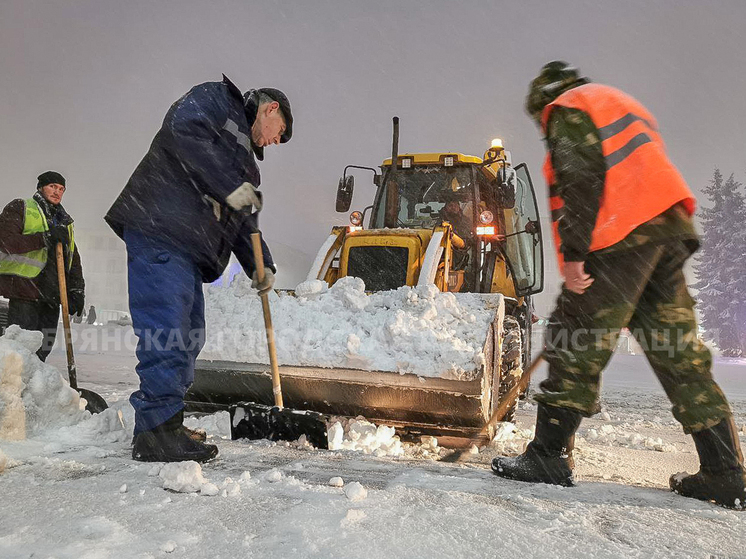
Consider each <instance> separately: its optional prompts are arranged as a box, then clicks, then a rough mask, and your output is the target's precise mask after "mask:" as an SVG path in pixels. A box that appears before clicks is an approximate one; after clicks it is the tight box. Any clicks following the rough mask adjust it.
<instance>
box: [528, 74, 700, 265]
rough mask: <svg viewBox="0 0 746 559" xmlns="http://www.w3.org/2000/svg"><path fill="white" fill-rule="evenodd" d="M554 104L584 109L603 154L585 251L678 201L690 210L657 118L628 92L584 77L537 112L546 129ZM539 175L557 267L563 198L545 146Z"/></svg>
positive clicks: (692, 204) (690, 198) (692, 203)
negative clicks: (584, 81)
mask: <svg viewBox="0 0 746 559" xmlns="http://www.w3.org/2000/svg"><path fill="white" fill-rule="evenodd" d="M554 107H568V108H571V109H579V110H581V111H584V112H586V113H588V114H589V115H590V117H591V120H592V121H593V124H595V125H596V128H598V133H599V136H600V138H601V149H602V151H603V154H604V159H605V160H606V176H605V181H604V191H603V194H602V196H601V203H600V207H599V210H598V217H597V219H596V225H595V227H594V229H593V233H592V234H591V244H590V247H589V249H590V251H591V252H592V251H595V250H600V249H602V248H606V247H609V246H611V245H613V244H616V243H618V242H619V241H621V240H622V239H624V238H625V237H626V236H627V235H629V234H630V233H631V232H632V230H633V229H635V228H636V227H638V226H640V225H642V224H643V223H645V222H647V221H650V220H651V219H653V218H654V217H656V216H658V215H660V214H662V213H663V212H665V211H666V210H667V209H669V208H670V207H672V206H674V205H676V204H678V203H679V202H681V203H682V204H683V206H684V207H685V208H686V210H687V212H689V215H693V214H694V209H695V205H696V201H695V199H694V195H693V194H692V192H691V190H689V187H688V186H687V184H686V182H685V181H684V178H683V177H682V176H681V174H680V173H679V171H678V170H677V169H676V167H675V166H674V165H673V163H671V161H670V160H669V159H668V157H667V156H666V150H665V145H664V144H663V140H662V139H661V137H660V134H659V133H658V124H657V123H656V121H655V118H653V115H651V114H650V113H649V112H648V110H647V109H646V108H645V107H643V106H642V104H640V102H638V101H637V100H636V99H634V98H632V97H631V96H629V95H627V94H626V93H623V92H622V91H619V90H618V89H615V88H613V87H610V86H608V85H601V84H595V83H589V84H585V85H581V86H579V87H575V88H573V89H570V90H568V91H566V92H565V93H563V94H562V95H560V96H559V97H557V99H555V100H554V101H553V102H552V103H549V104H548V105H547V106H546V107H545V108H544V112H543V114H542V128H543V130H544V133H545V134H546V129H547V123H548V122H549V115H550V114H551V112H552V109H553V108H554ZM544 178H545V179H546V181H547V185H548V186H549V207H550V209H551V213H552V229H553V231H554V243H555V247H556V249H557V257H558V259H559V263H560V270H562V267H563V258H562V253H561V252H560V236H559V220H560V219H562V215H563V209H564V202H563V200H562V198H560V196H559V195H558V194H557V189H556V186H555V181H554V169H553V168H552V160H551V157H550V155H549V153H548V152H547V155H546V159H545V161H544Z"/></svg>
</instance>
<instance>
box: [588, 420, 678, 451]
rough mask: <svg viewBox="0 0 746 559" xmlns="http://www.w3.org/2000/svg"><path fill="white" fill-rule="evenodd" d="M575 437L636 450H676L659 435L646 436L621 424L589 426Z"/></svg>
mask: <svg viewBox="0 0 746 559" xmlns="http://www.w3.org/2000/svg"><path fill="white" fill-rule="evenodd" d="M576 438H577V439H579V440H582V439H584V438H585V439H586V440H588V441H592V442H593V443H594V444H600V445H606V446H622V447H625V448H633V449H638V450H645V449H648V450H655V451H658V452H678V449H677V448H676V446H675V445H673V444H667V443H664V442H663V440H662V439H661V438H660V437H646V436H644V435H641V434H640V433H639V432H637V431H628V430H626V429H624V427H623V426H615V425H611V424H608V423H607V424H605V425H602V426H601V427H600V428H599V429H595V428H589V429H586V430H585V431H581V432H580V433H579V434H578V435H577V436H576Z"/></svg>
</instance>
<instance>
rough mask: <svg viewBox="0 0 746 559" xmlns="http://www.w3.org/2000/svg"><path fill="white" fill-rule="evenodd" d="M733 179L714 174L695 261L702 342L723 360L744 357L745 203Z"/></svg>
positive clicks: (717, 170) (745, 294)
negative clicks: (717, 351) (710, 345)
mask: <svg viewBox="0 0 746 559" xmlns="http://www.w3.org/2000/svg"><path fill="white" fill-rule="evenodd" d="M742 189H743V186H742V185H741V183H739V182H737V181H736V180H735V178H734V177H733V175H731V176H730V177H728V179H727V180H725V181H724V180H723V175H722V174H721V173H720V170H719V169H715V172H714V174H713V178H712V180H711V181H710V184H709V185H708V186H707V187H706V188H705V189H704V192H705V194H706V195H707V197H708V200H709V201H710V203H711V206H710V207H701V208H700V210H699V217H700V223H701V226H702V229H703V235H702V248H701V250H700V252H699V253H698V255H697V256H696V257H695V262H696V264H695V272H696V274H697V279H698V281H697V282H696V283H695V284H694V285H693V287H694V288H695V289H697V291H698V305H697V308H698V310H699V314H700V319H701V324H702V328H703V329H704V332H705V339H708V340H710V341H712V342H714V343H715V344H716V345H717V346H718V348H719V349H720V350H721V352H722V353H723V355H725V356H730V357H736V356H740V355H746V202H744V194H743V192H742Z"/></svg>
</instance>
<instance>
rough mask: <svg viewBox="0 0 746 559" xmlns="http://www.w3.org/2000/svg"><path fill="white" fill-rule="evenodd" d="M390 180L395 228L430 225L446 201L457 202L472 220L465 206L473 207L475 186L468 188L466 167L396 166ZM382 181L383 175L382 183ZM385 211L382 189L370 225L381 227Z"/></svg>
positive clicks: (469, 176) (438, 217)
mask: <svg viewBox="0 0 746 559" xmlns="http://www.w3.org/2000/svg"><path fill="white" fill-rule="evenodd" d="M386 172H387V173H388V169H387V170H386ZM394 179H395V181H396V184H397V186H398V191H399V204H398V207H399V214H398V216H397V218H398V219H397V226H398V227H411V228H426V229H429V228H431V227H434V226H435V225H437V224H438V223H440V221H441V220H442V219H443V212H444V211H445V206H446V204H447V203H448V202H458V204H459V206H460V208H462V209H463V210H464V214H465V217H468V221H469V223H471V222H472V221H473V219H472V215H471V212H470V210H469V208H471V207H473V203H474V190H475V189H474V188H473V187H472V173H471V169H470V168H469V167H442V166H417V167H413V168H411V169H397V171H396V175H395V178H394ZM386 183H387V180H385V178H384V181H383V184H384V185H385V184H386ZM451 207H453V204H451ZM385 212H386V191H385V190H383V192H381V195H380V197H379V200H378V204H377V211H376V218H375V223H374V224H373V227H376V228H381V227H383V224H384V215H385ZM467 214H468V215H467Z"/></svg>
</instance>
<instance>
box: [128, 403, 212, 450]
mask: <svg viewBox="0 0 746 559" xmlns="http://www.w3.org/2000/svg"><path fill="white" fill-rule="evenodd" d="M183 419H184V413H183V412H179V413H177V414H176V415H174V416H173V417H172V418H171V419H169V420H168V421H166V422H165V423H162V424H161V425H158V426H157V427H155V428H154V429H151V430H150V431H143V432H141V433H138V434H137V435H135V439H134V441H133V444H132V458H134V459H135V460H139V461H140V462H183V461H186V460H194V461H195V462H207V461H208V460H212V459H213V458H215V457H216V456H217V455H218V447H217V446H215V445H213V444H204V443H202V442H199V441H196V440H194V439H193V438H192V437H191V436H190V435H189V434H188V433H187V431H186V429H185V428H184V426H183V425H182V421H183Z"/></svg>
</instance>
